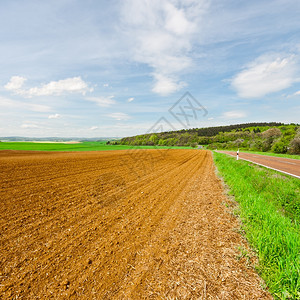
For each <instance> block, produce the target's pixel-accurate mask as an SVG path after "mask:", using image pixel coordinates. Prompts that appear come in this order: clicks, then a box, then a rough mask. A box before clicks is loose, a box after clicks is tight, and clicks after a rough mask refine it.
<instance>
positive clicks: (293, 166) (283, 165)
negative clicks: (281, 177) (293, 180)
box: [218, 151, 300, 178]
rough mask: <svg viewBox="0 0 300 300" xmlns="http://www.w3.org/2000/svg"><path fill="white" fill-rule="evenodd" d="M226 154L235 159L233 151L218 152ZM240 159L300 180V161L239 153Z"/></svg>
mask: <svg viewBox="0 0 300 300" xmlns="http://www.w3.org/2000/svg"><path fill="white" fill-rule="evenodd" d="M218 152H222V153H226V154H229V155H232V156H235V157H236V152H234V151H218ZM239 158H240V159H246V160H250V161H251V162H254V163H257V164H261V165H264V166H266V167H269V168H273V169H276V170H278V171H281V172H287V173H289V174H291V175H294V176H295V177H299V178H300V160H299V159H291V158H285V157H275V156H268V155H259V154H254V153H253V154H252V153H243V152H240V153H239Z"/></svg>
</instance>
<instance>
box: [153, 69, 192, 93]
mask: <svg viewBox="0 0 300 300" xmlns="http://www.w3.org/2000/svg"><path fill="white" fill-rule="evenodd" d="M154 77H155V80H156V82H155V85H154V87H153V89H152V91H153V92H155V93H157V94H160V95H162V96H166V95H169V94H171V93H174V92H176V91H178V90H180V89H181V88H182V87H184V86H186V84H185V83H184V82H178V81H177V80H175V79H173V78H171V77H167V76H164V75H161V74H155V75H154Z"/></svg>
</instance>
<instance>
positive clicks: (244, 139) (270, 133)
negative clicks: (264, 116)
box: [108, 122, 300, 153]
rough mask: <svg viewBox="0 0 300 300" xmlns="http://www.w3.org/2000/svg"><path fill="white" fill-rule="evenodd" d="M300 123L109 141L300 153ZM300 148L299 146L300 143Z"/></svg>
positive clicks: (225, 128) (212, 129) (184, 130)
mask: <svg viewBox="0 0 300 300" xmlns="http://www.w3.org/2000/svg"><path fill="white" fill-rule="evenodd" d="M299 128H300V125H299V124H294V123H292V124H284V123H278V122H268V123H267V122H261V123H259V122H255V123H244V124H235V125H228V126H217V127H207V128H192V129H182V130H177V131H168V132H160V133H149V134H143V135H137V136H132V137H125V138H122V139H121V140H120V141H115V142H108V143H111V144H122V145H160V146H192V147H196V146H197V145H205V146H206V147H207V148H209V149H216V148H217V149H236V148H238V147H239V148H243V149H246V150H255V151H273V152H276V153H286V152H291V153H298V151H299V152H300V150H297V149H298V148H297V147H298V143H299V144H300V129H299ZM299 148H300V146H299Z"/></svg>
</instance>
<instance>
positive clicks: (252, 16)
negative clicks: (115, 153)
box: [0, 0, 300, 137]
mask: <svg viewBox="0 0 300 300" xmlns="http://www.w3.org/2000/svg"><path fill="white" fill-rule="evenodd" d="M299 16H300V1H298V0H272V1H271V0H268V1H264V0H259V1H256V0H254V1H240V0H235V1H230V0H228V1H217V0H185V1H176V0H159V1H157V0H151V1H150V0H149V1H147V0H128V1H127V0H123V1H121V0H120V1H117V0H114V1H99V0H86V1H82V0H81V1H79V0H77V1H76V0H49V1H38V0H35V1H33V0H27V1H22V0H9V1H6V0H2V1H1V2H0V41H1V43H0V65H1V69H0V136H28V137H47V136H48V137H49V136H58V137H112V136H115V137H122V136H130V135H136V134H141V133H144V132H148V131H149V130H150V128H152V127H153V125H154V124H156V122H157V121H158V120H159V119H160V118H162V117H163V118H164V119H165V120H167V122H168V124H171V126H172V127H173V128H174V129H182V128H184V127H208V126H218V125H226V124H236V123H245V122H256V121H258V122H261V121H263V122H264V121H265V122H268V121H278V122H288V123H290V122H294V123H299V121H300V120H299V115H300V102H299V100H300V17H299ZM187 91H188V92H190V93H191V95H192V96H193V97H194V98H195V99H196V100H197V103H200V104H201V105H202V106H203V107H205V109H206V110H207V112H208V113H207V114H206V115H204V114H202V113H199V115H198V117H197V118H195V119H193V120H191V122H190V123H189V124H188V126H186V125H182V123H180V122H179V121H180V120H178V119H176V118H174V116H173V115H172V114H170V112H169V109H170V108H171V107H172V106H173V104H174V103H176V101H177V100H178V99H180V98H181V97H182V95H184V93H185V92H187ZM164 128H165V129H168V128H166V127H164Z"/></svg>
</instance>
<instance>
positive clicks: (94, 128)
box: [90, 126, 99, 130]
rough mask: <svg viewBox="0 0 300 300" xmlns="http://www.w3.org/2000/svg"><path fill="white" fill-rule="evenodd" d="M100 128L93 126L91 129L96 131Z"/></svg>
mask: <svg viewBox="0 0 300 300" xmlns="http://www.w3.org/2000/svg"><path fill="white" fill-rule="evenodd" d="M98 128H99V127H98V126H92V127H91V128H90V130H96V129H98Z"/></svg>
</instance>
